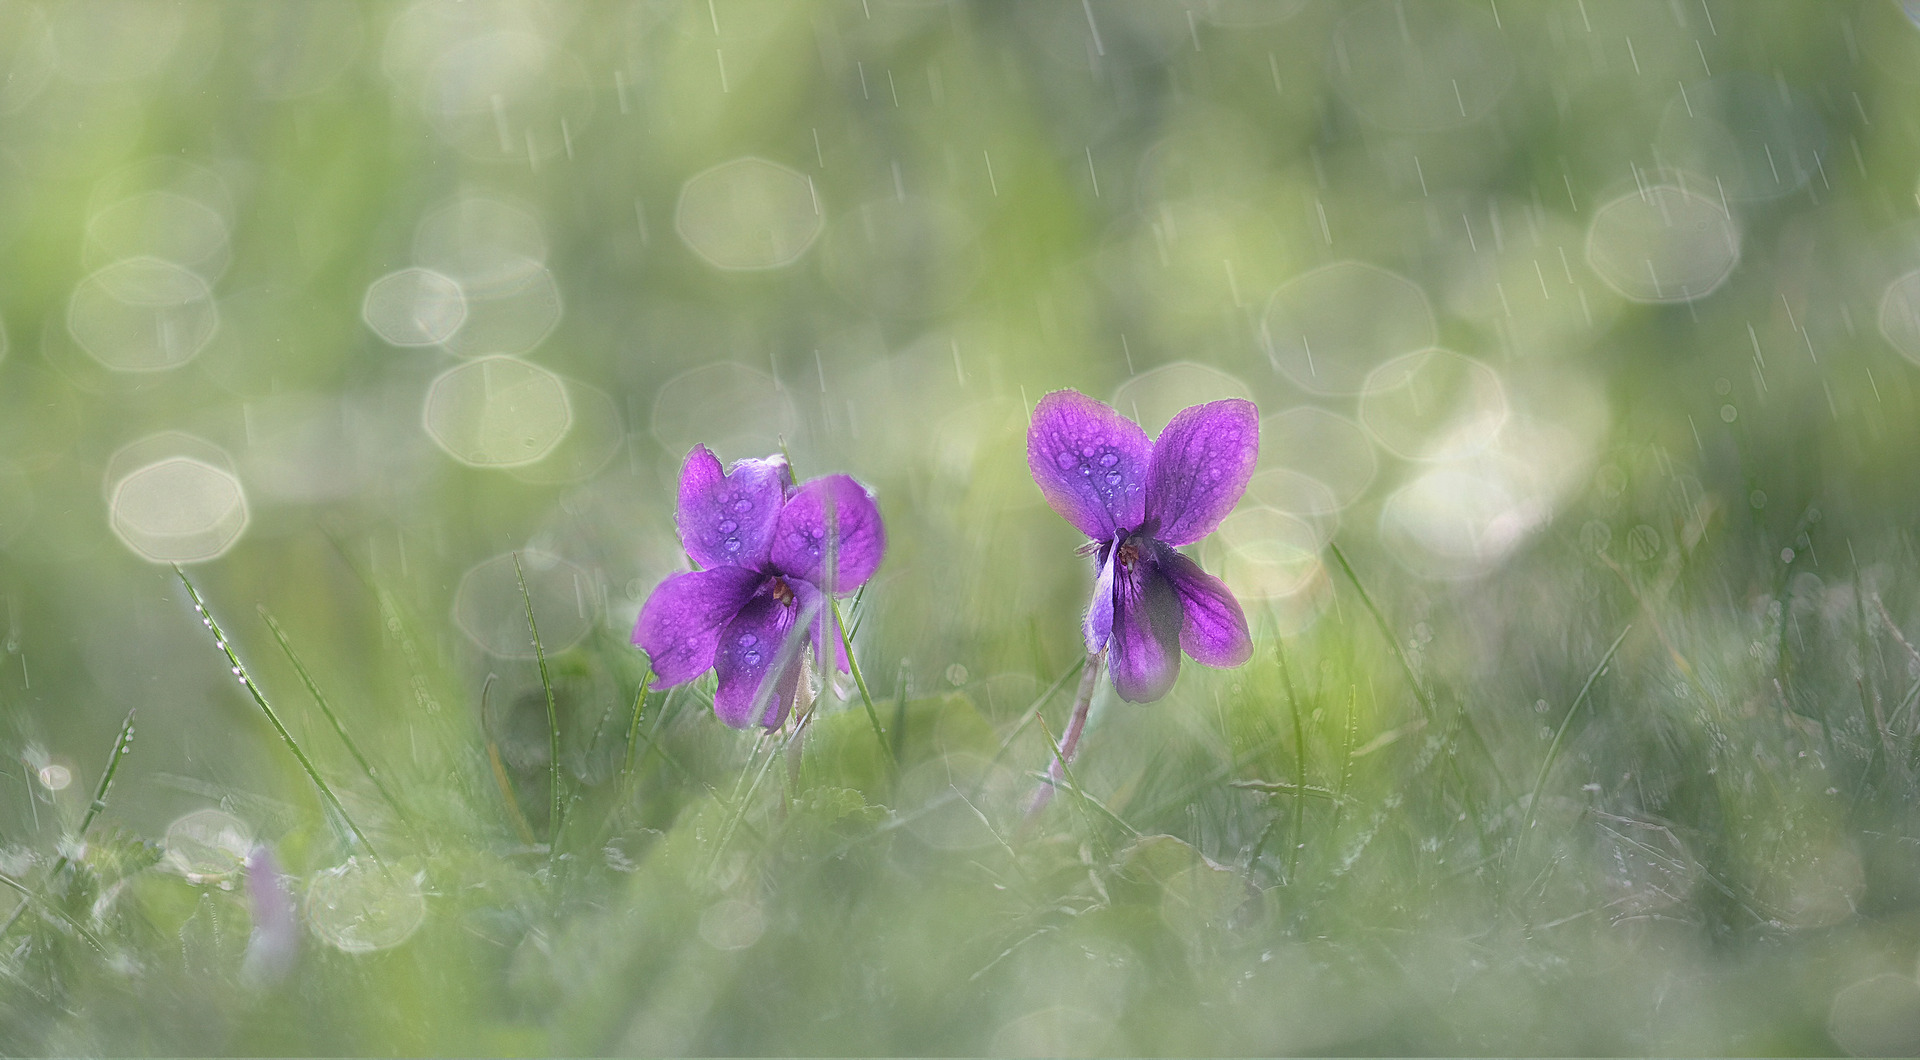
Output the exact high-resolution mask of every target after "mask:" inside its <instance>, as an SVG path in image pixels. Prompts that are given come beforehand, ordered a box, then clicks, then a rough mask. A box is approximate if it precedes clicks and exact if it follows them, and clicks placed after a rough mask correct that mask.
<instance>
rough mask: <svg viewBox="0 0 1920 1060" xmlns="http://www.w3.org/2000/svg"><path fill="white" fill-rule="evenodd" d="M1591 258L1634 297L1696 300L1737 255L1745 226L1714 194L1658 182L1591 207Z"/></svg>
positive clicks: (1639, 299) (1709, 291)
mask: <svg viewBox="0 0 1920 1060" xmlns="http://www.w3.org/2000/svg"><path fill="white" fill-rule="evenodd" d="M1587 263H1588V264H1589V265H1592V266H1593V271H1594V272H1597V273H1599V274H1600V278H1601V279H1602V280H1604V281H1606V284H1607V286H1609V287H1611V288H1613V289H1614V290H1615V291H1618V292H1620V294H1621V295H1622V296H1624V297H1627V298H1631V299H1633V300H1634V301H1636V302H1691V301H1693V300H1694V299H1696V298H1704V297H1706V296H1707V295H1709V294H1712V293H1713V292H1714V291H1715V290H1717V289H1718V288H1719V286H1720V285H1721V284H1722V283H1724V282H1726V279H1727V277H1728V276H1729V275H1731V274H1732V272H1733V267H1734V266H1735V265H1738V264H1739V263H1740V227H1739V226H1738V225H1736V224H1734V222H1733V218H1731V217H1729V216H1727V212H1726V211H1725V210H1724V209H1722V208H1721V206H1720V203H1719V202H1718V201H1717V200H1714V199H1709V198H1707V197H1706V196H1705V195H1701V194H1699V193H1698V192H1694V191H1690V190H1688V189H1686V188H1681V187H1676V186H1674V185H1671V184H1656V185H1654V186H1652V187H1649V188H1646V189H1645V190H1642V191H1630V192H1627V193H1626V194H1625V195H1622V196H1620V197H1619V198H1617V199H1614V200H1613V201H1611V202H1609V203H1607V204H1606V205H1604V206H1602V207H1600V208H1599V209H1598V210H1595V211H1594V214H1593V224H1592V226H1591V227H1590V228H1588V229H1587Z"/></svg>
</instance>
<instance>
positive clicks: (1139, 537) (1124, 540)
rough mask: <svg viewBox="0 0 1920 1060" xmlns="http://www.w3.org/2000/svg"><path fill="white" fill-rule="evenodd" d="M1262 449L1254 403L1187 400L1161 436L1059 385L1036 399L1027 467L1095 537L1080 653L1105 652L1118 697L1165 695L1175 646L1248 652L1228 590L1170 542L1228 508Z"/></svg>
mask: <svg viewBox="0 0 1920 1060" xmlns="http://www.w3.org/2000/svg"><path fill="white" fill-rule="evenodd" d="M1259 453H1260V414H1259V411H1258V410H1257V409H1255V408H1254V405H1253V403H1252V402H1250V401H1241V400H1238V399H1234V400H1227V401H1213V402H1209V403H1207V404H1205V405H1195V406H1193V407H1192V408H1188V409H1185V410H1183V411H1182V412H1181V413H1180V414H1179V415H1177V416H1175V417H1174V418H1173V420H1172V422H1170V423H1168V424H1167V429H1166V430H1164V431H1162V432H1160V437H1159V439H1158V440H1157V441H1148V440H1147V433H1146V432H1145V431H1143V430H1141V429H1140V425H1139V424H1137V423H1135V422H1133V421H1132V420H1129V419H1127V418H1126V417H1125V416H1122V415H1120V413H1118V412H1115V411H1114V410H1113V409H1111V408H1109V407H1108V406H1106V405H1104V404H1102V403H1100V402H1098V401H1095V400H1094V399H1092V398H1090V397H1087V396H1086V395H1084V394H1081V393H1079V392H1078V391H1073V390H1056V391H1054V392H1052V393H1050V394H1048V395H1046V396H1045V397H1043V398H1041V399H1040V403H1039V405H1038V406H1036V407H1035V408H1034V410H1033V424H1032V426H1031V427H1030V428H1028V431H1027V466H1028V468H1029V469H1030V470H1031V471H1032V472H1033V480H1034V482H1035V483H1036V484H1038V485H1039V487H1040V492H1041V493H1042V494H1044V495H1045V496H1046V498H1047V503H1048V504H1049V505H1051V506H1052V507H1053V510H1054V511H1056V512H1058V513H1059V514H1060V517H1061V518H1062V519H1065V520H1066V521H1067V522H1069V523H1072V524H1073V525H1074V527H1075V528H1077V529H1078V530H1079V531H1080V532H1081V533H1084V534H1086V535H1087V537H1089V538H1091V539H1092V541H1091V543H1090V544H1089V546H1088V549H1089V550H1090V551H1092V552H1093V553H1094V555H1095V557H1096V569H1097V571H1098V573H1097V574H1096V575H1095V579H1094V589H1093V600H1092V602H1091V603H1090V604H1089V605H1088V607H1087V617H1086V623H1085V627H1084V632H1085V634H1086V641H1087V652H1088V654H1094V653H1097V652H1099V651H1101V650H1103V649H1105V650H1107V651H1108V652H1109V654H1110V658H1109V663H1108V665H1109V667H1110V669H1111V672H1112V674H1113V687H1114V690H1115V691H1116V692H1118V693H1119V694H1120V698H1121V699H1125V700H1129V701H1132V702H1135V703H1145V702H1150V701H1152V700H1156V699H1159V698H1160V697H1161V696H1164V695H1166V694H1167V690H1168V689H1170V688H1172V687H1173V682H1174V679H1175V678H1176V677H1178V676H1179V673H1180V653H1181V652H1182V651H1185V652H1186V654H1188V655H1190V656H1192V657H1193V658H1194V659H1195V660H1196V661H1198V662H1201V663H1204V664H1206V665H1208V666H1238V665H1240V664H1241V663H1244V662H1246V661H1247V659H1248V658H1249V657H1251V656H1252V654H1253V640H1252V638H1251V637H1250V636H1249V635H1248V632H1247V618H1246V615H1245V614H1244V613H1243V612H1242V611H1241V610H1240V603H1239V601H1237V600H1235V599H1234V597H1233V593H1232V591H1231V590H1229V589H1228V588H1227V587H1226V585H1225V584H1224V583H1222V582H1221V581H1220V579H1218V578H1215V577H1213V576H1212V575H1210V574H1208V573H1206V572H1205V571H1202V570H1201V569H1200V566H1199V564H1196V563H1195V562H1194V561H1193V560H1191V559H1189V558H1187V557H1186V556H1184V555H1182V554H1181V553H1179V552H1178V551H1175V550H1176V549H1178V548H1179V547H1181V546H1183V545H1190V544H1193V543H1194V542H1196V541H1198V540H1200V539H1201V538H1203V537H1205V536H1207V535H1208V534H1210V533H1212V532H1213V530H1214V528H1215V527H1217V526H1219V525H1220V521H1221V520H1222V519H1225V518H1226V517H1227V513H1229V512H1231V511H1232V510H1233V506H1234V505H1235V504H1237V503H1239V501H1240V497H1241V495H1242V494H1244V493H1245V492H1246V489H1247V481H1248V480H1249V479H1250V478H1252V476H1253V468H1254V463H1255V461H1256V460H1257V459H1258V457H1259Z"/></svg>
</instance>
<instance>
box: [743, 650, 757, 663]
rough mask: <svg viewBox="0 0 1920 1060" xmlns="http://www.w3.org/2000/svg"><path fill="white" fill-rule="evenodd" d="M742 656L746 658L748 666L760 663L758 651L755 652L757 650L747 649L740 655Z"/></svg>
mask: <svg viewBox="0 0 1920 1060" xmlns="http://www.w3.org/2000/svg"><path fill="white" fill-rule="evenodd" d="M742 658H744V659H746V660H747V665H748V666H758V665H760V653H759V652H757V651H752V650H749V651H747V652H746V653H744V655H743V656H742Z"/></svg>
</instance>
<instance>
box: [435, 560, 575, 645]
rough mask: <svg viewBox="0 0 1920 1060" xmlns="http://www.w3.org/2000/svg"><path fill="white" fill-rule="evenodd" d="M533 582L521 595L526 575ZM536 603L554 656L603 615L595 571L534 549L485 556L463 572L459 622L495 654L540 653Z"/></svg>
mask: <svg viewBox="0 0 1920 1060" xmlns="http://www.w3.org/2000/svg"><path fill="white" fill-rule="evenodd" d="M522 577H524V578H525V579H526V583H527V591H526V595H525V596H522V595H521V593H520V579H521V578H522ZM529 599H531V600H532V602H533V618H534V623H535V624H536V625H537V626H539V628H540V647H541V649H542V650H543V651H545V652H546V653H547V654H548V655H553V654H555V653H557V652H562V651H565V650H567V649H568V648H571V647H573V646H574V645H575V644H578V643H579V642H580V641H581V640H582V639H584V638H585V637H586V635H587V634H588V633H589V632H592V630H593V623H594V620H595V619H596V618H597V617H598V616H599V603H600V591H599V587H598V586H597V584H596V583H595V581H594V578H593V576H592V575H590V574H588V573H587V572H586V571H585V570H582V569H581V568H580V567H578V566H576V565H575V564H572V563H569V562H567V561H566V560H564V559H561V558H560V557H558V556H554V555H550V554H548V553H545V552H541V551H538V550H533V549H529V550H527V551H525V552H521V553H520V554H519V566H518V569H516V568H515V563H514V554H513V553H511V552H506V553H502V554H500V555H498V556H494V557H492V558H490V559H485V560H481V561H480V562H479V563H476V564H474V565H473V566H472V567H471V568H469V569H468V570H467V572H466V573H465V574H463V575H461V576H460V587H459V588H458V589H456V590H454V594H453V620H454V623H455V624H456V625H458V626H459V627H460V629H461V632H463V633H465V634H466V635H467V636H468V638H470V639H471V640H472V641H473V642H474V643H475V644H477V645H479V646H480V648H481V649H482V650H483V651H485V652H486V653H487V654H489V655H495V656H499V657H500V658H503V659H531V658H533V657H534V650H533V636H532V634H531V633H530V632H529V631H528V629H527V602H528V600H529Z"/></svg>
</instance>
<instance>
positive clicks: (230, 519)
mask: <svg viewBox="0 0 1920 1060" xmlns="http://www.w3.org/2000/svg"><path fill="white" fill-rule="evenodd" d="M107 507H108V512H109V514H110V516H111V519H112V525H113V532H114V534H115V535H117V536H118V537H119V538H120V540H121V542H122V543H124V544H125V545H126V546H127V547H128V548H130V549H132V550H133V551H134V552H136V553H138V554H140V555H141V556H142V557H144V558H146V559H150V560H152V561H154V562H155V563H192V562H196V561H199V560H208V559H213V558H214V557H215V556H218V555H220V554H221V553H223V552H225V551H226V550H227V549H229V548H231V547H233V543H234V542H235V541H238V540H239V539H240V533H241V531H243V530H245V529H246V528H247V518H248V515H247V496H246V492H245V491H244V490H243V489H242V488H241V486H240V479H239V478H238V477H236V476H235V475H234V474H233V472H231V471H228V470H226V469H224V468H219V467H215V466H214V465H212V464H210V463H207V462H206V461H204V460H199V459H196V458H194V457H191V456H169V457H165V458H163V459H161V460H157V461H155V462H153V463H150V464H146V465H144V466H142V467H138V468H135V469H134V470H133V471H130V472H128V473H127V474H126V475H125V476H123V477H121V478H120V479H119V480H118V481H117V482H115V483H114V484H113V487H112V489H111V490H110V491H109V494H108V501H107Z"/></svg>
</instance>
